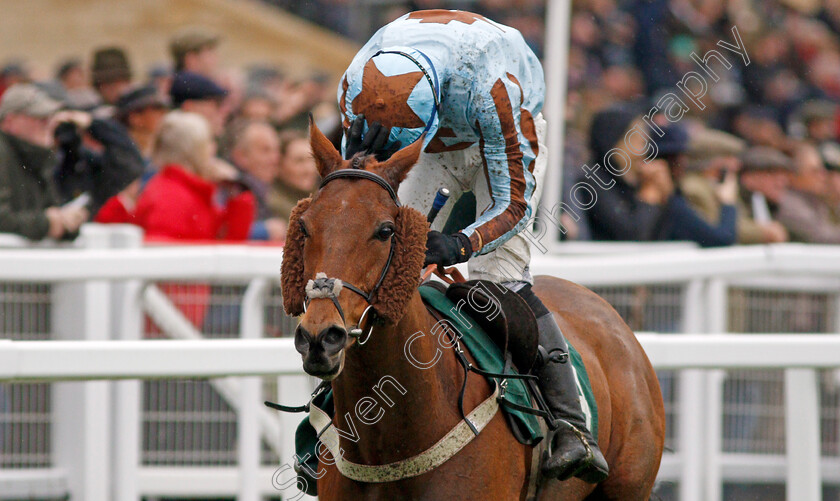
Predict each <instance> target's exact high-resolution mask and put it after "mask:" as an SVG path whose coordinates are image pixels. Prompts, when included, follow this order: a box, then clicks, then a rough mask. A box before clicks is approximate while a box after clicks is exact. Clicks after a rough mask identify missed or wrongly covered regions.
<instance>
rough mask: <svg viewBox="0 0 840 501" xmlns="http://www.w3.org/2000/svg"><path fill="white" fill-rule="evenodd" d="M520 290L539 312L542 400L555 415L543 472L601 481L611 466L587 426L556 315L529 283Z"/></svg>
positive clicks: (539, 369)
mask: <svg viewBox="0 0 840 501" xmlns="http://www.w3.org/2000/svg"><path fill="white" fill-rule="evenodd" d="M518 292H519V294H520V295H521V296H522V297H523V298H524V299H525V300H526V301H527V302H528V305H529V306H531V309H532V310H534V313H535V314H536V315H537V326H538V327H539V344H540V349H539V351H540V355H541V360H539V361H538V362H537V368H536V371H535V373H536V374H537V376H538V377H539V386H540V391H541V393H542V396H543V399H544V400H545V402H546V404H547V405H548V408H549V411H550V412H551V414H552V417H553V418H554V422H553V423H549V426H550V428H551V429H552V430H553V431H552V432H551V441H550V442H549V448H548V453H549V456H548V458H546V459H545V461H543V465H542V471H543V474H544V475H546V476H547V477H551V478H557V479H558V480H566V479H568V478H571V477H578V478H580V479H581V480H583V481H584V482H587V483H590V484H597V483H599V482H602V481H603V480H604V479H606V478H607V474H608V473H609V466H608V465H607V460H606V459H605V458H604V454H603V453H602V452H601V449H600V448H598V443H597V441H596V440H595V438H594V437H593V436H592V433H591V432H590V430H589V429H588V428H587V426H586V417H585V416H584V414H583V410H582V409H581V406H580V397H579V395H578V389H577V382H576V381H575V375H574V371H573V370H572V362H571V361H570V360H569V348H568V345H567V344H566V339H565V338H564V337H563V333H562V332H561V331H560V327H559V326H558V325H557V322H556V321H555V320H554V316H553V315H552V314H551V313H550V312H549V311H548V309H546V308H545V305H543V304H542V301H540V300H539V298H537V296H536V295H535V294H534V293H533V292H532V291H531V287H530V286H528V287H525V288H524V289H522V290H520V291H518Z"/></svg>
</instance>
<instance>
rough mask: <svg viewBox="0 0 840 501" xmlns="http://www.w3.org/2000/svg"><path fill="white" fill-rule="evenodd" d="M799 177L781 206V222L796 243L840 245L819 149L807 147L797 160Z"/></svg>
mask: <svg viewBox="0 0 840 501" xmlns="http://www.w3.org/2000/svg"><path fill="white" fill-rule="evenodd" d="M793 165H794V168H795V170H796V173H795V174H794V175H793V176H791V180H790V189H788V190H787V191H786V192H785V194H784V196H783V197H782V199H781V201H780V202H779V221H780V222H781V223H782V224H784V225H785V227H787V229H788V231H789V232H790V236H791V239H792V240H797V241H800V242H807V243H816V244H837V243H840V224H838V223H837V222H836V221H832V214H831V209H830V208H829V206H828V203H827V196H828V194H829V193H828V183H829V178H828V172H827V171H826V169H825V166H824V165H823V163H822V159H821V158H820V153H819V151H817V149H816V147H814V146H813V145H810V144H803V145H801V146H800V147H799V149H798V150H797V151H796V154H795V156H794V158H793Z"/></svg>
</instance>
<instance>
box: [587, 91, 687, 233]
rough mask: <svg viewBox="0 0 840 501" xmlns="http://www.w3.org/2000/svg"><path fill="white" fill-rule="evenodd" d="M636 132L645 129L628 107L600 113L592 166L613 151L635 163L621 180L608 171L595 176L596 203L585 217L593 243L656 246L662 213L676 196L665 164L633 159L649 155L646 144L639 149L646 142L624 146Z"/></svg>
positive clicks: (592, 132)
mask: <svg viewBox="0 0 840 501" xmlns="http://www.w3.org/2000/svg"><path fill="white" fill-rule="evenodd" d="M635 127H643V128H644V127H647V126H646V125H645V124H644V122H642V121H641V120H640V114H639V113H638V111H637V110H635V109H633V108H631V107H629V106H627V105H619V106H615V107H612V108H610V109H607V110H605V111H602V112H600V113H598V114H597V115H595V119H594V120H593V121H592V127H591V129H590V136H589V137H590V140H589V145H590V149H591V150H592V153H593V156H594V160H593V163H597V164H599V165H602V164H603V163H604V162H605V157H606V155H607V153H608V152H609V151H611V150H612V149H613V148H619V149H620V150H621V151H623V152H624V153H625V154H627V155H628V156H629V158H630V162H631V163H630V166H625V167H624V168H625V169H626V172H625V173H624V174H623V175H621V176H617V175H614V174H612V173H611V172H609V171H608V170H607V169H604V168H599V169H598V170H596V171H594V173H593V174H591V175H592V176H593V182H592V183H591V184H589V186H591V187H592V188H593V190H594V192H595V194H596V200H594V203H593V204H592V207H591V209H589V211H587V212H586V213H585V214H586V217H587V218H588V221H589V224H590V227H591V231H592V238H593V239H595V240H635V241H647V240H655V239H656V228H657V224H658V222H659V220H660V218H661V217H662V215H663V208H662V207H663V205H664V204H665V203H666V202H667V200H668V198H670V196H671V193H672V192H673V191H674V186H673V182H672V180H671V175H670V173H669V172H668V169H667V164H665V163H664V162H650V163H647V162H645V161H644V156H642V155H638V154H636V153H635V152H638V151H643V150H644V149H645V147H644V144H635V143H637V142H638V141H639V140H642V141H643V136H641V135H639V134H634V135H633V136H632V139H633V143H634V144H633V145H631V147H630V148H628V147H627V146H626V145H625V134H626V133H627V132H628V131H629V130H631V129H633V128H635ZM595 177H597V178H598V179H597V180H596V179H594V178H595Z"/></svg>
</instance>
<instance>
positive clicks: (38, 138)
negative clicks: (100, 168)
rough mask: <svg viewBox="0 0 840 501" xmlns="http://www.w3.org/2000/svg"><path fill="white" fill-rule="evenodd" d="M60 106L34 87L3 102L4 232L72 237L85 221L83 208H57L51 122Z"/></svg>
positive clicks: (19, 89)
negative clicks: (53, 175)
mask: <svg viewBox="0 0 840 501" xmlns="http://www.w3.org/2000/svg"><path fill="white" fill-rule="evenodd" d="M59 107H60V104H59V103H58V102H56V101H53V100H52V99H51V98H50V97H49V96H47V95H46V93H44V92H43V91H42V90H40V89H38V88H37V87H35V86H34V85H32V84H17V85H15V86H13V87H12V88H10V89H8V90H7V91H6V92H5V93H4V94H3V98H2V100H0V232H4V233H17V234H19V235H22V236H24V237H26V238H29V239H31V240H41V239H43V238H45V237H50V238H53V239H60V238H73V237H75V235H76V234H77V231H78V229H79V226H81V225H82V223H83V222H85V221H86V220H87V217H88V211H87V210H86V209H85V208H84V207H77V206H65V207H59V206H58V204H59V195H58V190H57V188H56V186H55V183H54V181H53V178H52V171H53V167H54V166H55V155H54V154H53V151H52V150H51V147H52V145H53V139H52V131H51V126H50V119H51V118H52V117H53V116H54V114H55V113H56V112H57V111H58V109H59Z"/></svg>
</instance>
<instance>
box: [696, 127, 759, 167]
mask: <svg viewBox="0 0 840 501" xmlns="http://www.w3.org/2000/svg"><path fill="white" fill-rule="evenodd" d="M744 149H746V143H745V142H744V140H743V139H740V138H738V137H736V136H733V135H732V134H728V133H726V132H723V131H721V130H715V129H706V128H702V129H699V130H697V131H695V132H693V133H692V134H691V138H690V139H689V143H688V155H689V157H690V158H691V160H697V161H703V160H711V159H713V158H715V157H728V156H736V157H737V156H741V154H742V153H744Z"/></svg>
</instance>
